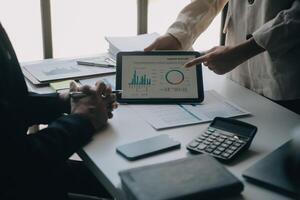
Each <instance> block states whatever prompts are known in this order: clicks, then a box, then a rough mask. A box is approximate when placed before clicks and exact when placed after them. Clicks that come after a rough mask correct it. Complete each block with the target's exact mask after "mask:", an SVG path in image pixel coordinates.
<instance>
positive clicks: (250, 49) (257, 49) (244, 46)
mask: <svg viewBox="0 0 300 200" xmlns="http://www.w3.org/2000/svg"><path fill="white" fill-rule="evenodd" d="M264 51H265V49H264V48H262V47H261V46H259V45H258V44H257V43H256V42H255V40H254V39H253V38H250V39H249V40H247V41H245V42H243V43H241V44H239V45H237V46H235V47H233V48H232V53H233V54H235V55H237V59H240V60H241V61H242V62H244V61H246V60H248V59H250V58H252V57H254V56H256V55H258V54H260V53H262V52H264Z"/></svg>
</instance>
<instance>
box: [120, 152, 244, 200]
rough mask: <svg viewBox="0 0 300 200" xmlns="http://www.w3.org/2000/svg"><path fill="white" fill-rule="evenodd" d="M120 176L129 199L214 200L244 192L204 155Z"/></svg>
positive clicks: (239, 182) (235, 181) (240, 183)
mask: <svg viewBox="0 0 300 200" xmlns="http://www.w3.org/2000/svg"><path fill="white" fill-rule="evenodd" d="M119 175H120V177H121V180H122V187H123V189H124V191H125V193H126V194H127V195H128V199H138V200H163V199H189V200H192V199H215V198H218V197H224V196H231V195H236V194H239V193H240V192H241V191H242V190H243V184H242V182H241V181H239V180H238V179H237V178H236V177H235V176H233V175H232V174H231V173H230V172H229V171H228V170H227V169H226V168H225V167H223V166H222V165H221V164H220V163H219V162H218V161H216V160H215V159H214V158H212V157H209V156H207V155H198V156H191V157H188V158H184V159H180V160H176V161H171V162H166V163H161V164H155V165H149V166H145V167H139V168H134V169H130V170H126V171H122V172H120V173H119Z"/></svg>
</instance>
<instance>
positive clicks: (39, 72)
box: [24, 60, 116, 82]
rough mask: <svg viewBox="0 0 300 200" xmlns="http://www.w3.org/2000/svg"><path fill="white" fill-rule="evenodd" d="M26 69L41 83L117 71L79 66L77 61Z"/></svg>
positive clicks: (32, 66)
mask: <svg viewBox="0 0 300 200" xmlns="http://www.w3.org/2000/svg"><path fill="white" fill-rule="evenodd" d="M24 68H25V70H27V71H28V72H29V73H30V74H32V75H33V76H34V77H35V78H36V79H37V80H38V81H40V82H49V81H55V80H63V79H74V78H78V77H86V76H93V75H100V74H108V73H114V72H115V71H116V70H115V68H103V67H90V66H82V65H78V64H77V63H76V60H65V61H53V62H47V63H42V64H33V65H27V66H24Z"/></svg>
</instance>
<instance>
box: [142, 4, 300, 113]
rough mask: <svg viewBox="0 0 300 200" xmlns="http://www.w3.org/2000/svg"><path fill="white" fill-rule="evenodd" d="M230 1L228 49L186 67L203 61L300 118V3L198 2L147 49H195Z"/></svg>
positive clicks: (209, 53)
mask: <svg viewBox="0 0 300 200" xmlns="http://www.w3.org/2000/svg"><path fill="white" fill-rule="evenodd" d="M227 3H228V12H227V16H226V20H225V24H224V29H223V32H224V33H226V40H225V42H226V43H225V46H217V47H214V48H212V49H210V50H208V51H207V52H206V53H205V55H203V56H201V57H200V58H197V59H195V60H192V61H190V62H189V63H187V64H186V67H190V66H193V65H195V64H197V63H203V64H204V65H206V66H207V67H208V68H209V69H210V70H212V71H214V72H215V73H217V74H225V73H228V77H229V78H230V79H231V80H233V81H235V82H237V83H239V84H240V85H242V86H244V87H246V88H249V89H251V90H253V91H255V92H257V93H259V94H261V95H263V96H265V97H267V98H269V99H271V100H273V101H275V102H277V103H279V104H281V105H283V106H285V107H287V108H289V109H291V110H293V111H295V112H297V113H298V114H300V78H299V77H300V1H299V0H284V1H272V0H194V1H192V2H191V3H190V4H189V5H187V6H186V7H185V8H184V9H183V10H182V11H181V12H180V13H179V15H178V17H177V19H176V21H175V22H174V23H173V24H172V25H171V26H170V27H169V29H168V30H167V33H166V34H165V35H163V36H161V37H159V38H158V39H157V40H156V41H155V42H153V43H152V44H151V45H150V46H148V47H147V48H145V51H151V50H155V49H156V50H162V49H164V50H167V49H169V50H187V49H190V48H191V47H192V45H193V43H194V42H195V40H196V39H197V38H198V37H199V35H200V34H201V33H202V32H204V31H205V30H206V28H207V27H208V26H209V24H210V23H211V22H212V20H213V19H214V17H215V16H216V15H217V14H218V13H219V12H220V11H221V10H222V9H223V8H224V6H225V5H226V4H227Z"/></svg>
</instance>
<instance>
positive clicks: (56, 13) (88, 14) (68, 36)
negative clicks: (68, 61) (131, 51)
mask: <svg viewBox="0 0 300 200" xmlns="http://www.w3.org/2000/svg"><path fill="white" fill-rule="evenodd" d="M51 12H52V31H53V53H54V54H53V55H54V57H73V56H82V55H92V54H97V53H102V52H105V51H106V50H107V49H108V44H107V42H106V41H105V39H104V36H126V35H135V34H136V32H137V28H136V27H137V3H136V0H126V1H123V0H109V1H99V0H89V1H87V0H76V1H74V0H52V1H51Z"/></svg>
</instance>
